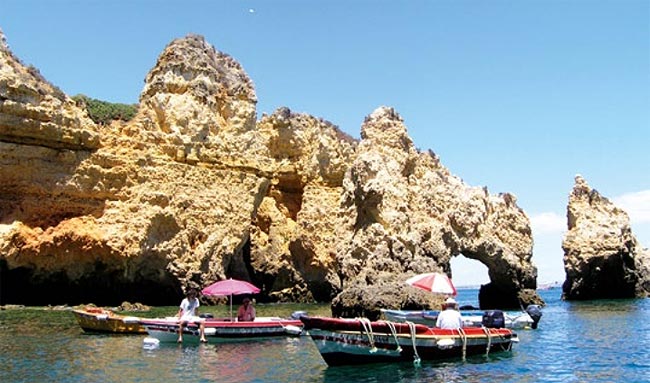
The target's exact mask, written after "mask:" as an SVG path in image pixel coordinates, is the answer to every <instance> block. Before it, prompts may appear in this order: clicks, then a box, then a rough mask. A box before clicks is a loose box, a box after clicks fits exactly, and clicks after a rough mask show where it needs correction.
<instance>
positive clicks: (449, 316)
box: [436, 298, 463, 329]
mask: <svg viewBox="0 0 650 383" xmlns="http://www.w3.org/2000/svg"><path fill="white" fill-rule="evenodd" d="M457 306H458V303H457V302H456V300H455V299H454V298H447V300H446V301H445V303H443V304H442V311H440V313H439V314H438V319H437V320H436V327H440V328H448V329H458V328H461V327H463V318H462V317H461V315H460V312H459V311H458V310H457V309H456V307H457Z"/></svg>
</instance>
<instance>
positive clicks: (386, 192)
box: [333, 107, 540, 317]
mask: <svg viewBox="0 0 650 383" xmlns="http://www.w3.org/2000/svg"><path fill="white" fill-rule="evenodd" d="M361 137H362V139H361V142H360V144H359V147H358V149H357V156H356V158H355V159H354V161H353V162H352V165H351V167H350V171H349V172H348V174H347V175H346V178H345V179H344V183H343V187H344V193H343V197H342V206H341V209H342V217H343V221H342V224H341V226H340V227H341V231H340V234H339V235H338V236H339V237H340V238H341V242H340V246H339V249H338V253H337V259H338V262H339V265H340V268H341V275H342V279H343V286H344V288H345V291H344V293H343V294H341V295H340V296H339V297H338V298H337V299H336V300H335V301H334V303H333V306H334V314H339V313H340V314H350V313H349V311H348V308H349V307H354V306H355V304H354V301H355V300H358V299H359V297H364V298H363V299H368V300H370V301H372V302H376V303H373V304H370V305H368V304H364V305H362V306H364V307H373V306H374V307H395V306H396V305H395V302H394V301H395V300H396V295H397V296H398V297H399V296H403V297H404V299H402V300H401V301H400V299H397V301H398V302H397V303H398V305H397V306H398V307H406V308H411V307H413V303H415V305H416V306H418V305H422V302H423V300H422V298H421V297H416V299H413V297H412V293H411V292H410V291H409V290H406V291H404V289H403V288H402V286H403V284H404V281H405V280H406V279H407V278H408V277H409V276H411V275H413V274H419V273H426V272H431V271H442V272H445V273H450V272H451V270H450V266H449V265H450V263H449V262H450V260H451V258H452V257H454V256H458V255H460V254H463V255H464V256H466V257H469V258H472V259H477V260H479V261H481V262H482V263H483V264H485V265H486V266H487V267H488V269H489V275H490V279H491V283H490V284H489V285H486V286H482V287H481V293H480V294H481V295H480V304H481V306H482V307H519V305H520V301H521V304H524V305H527V304H530V303H534V302H540V300H539V299H538V297H537V298H534V299H532V300H530V297H529V296H524V295H523V294H522V292H524V291H534V289H535V287H536V276H537V271H536V269H535V268H534V267H533V266H532V263H531V256H532V238H531V231H530V224H529V220H528V217H527V216H526V214H524V212H523V211H522V210H521V209H520V208H519V207H518V206H517V204H516V200H515V197H514V196H512V195H510V194H502V195H499V196H494V195H490V194H489V193H488V192H487V189H486V188H478V187H470V186H468V185H466V184H465V183H464V182H463V181H462V180H460V179H459V178H458V177H455V176H453V175H452V174H450V172H449V171H448V170H447V169H446V168H445V167H444V166H443V165H442V164H441V163H440V161H439V159H438V157H437V156H436V155H435V154H433V153H431V152H429V153H422V152H419V151H418V150H416V149H415V147H414V145H413V142H412V141H411V139H410V137H409V136H408V134H407V132H406V127H405V125H404V123H403V121H402V119H401V117H400V116H399V115H398V114H397V113H396V112H395V111H394V110H393V109H391V108H385V107H384V108H379V109H377V110H376V111H374V112H373V113H372V114H371V115H370V116H368V117H367V118H366V120H365V122H364V124H363V126H362V128H361ZM367 286H373V289H372V290H370V289H368V287H367ZM409 289H410V288H409ZM369 291H372V292H373V293H372V294H370V293H369ZM362 292H363V293H362ZM532 296H533V297H536V293H534V294H532ZM386 300H387V301H388V302H390V305H389V304H384V301H386ZM357 305H358V303H357ZM434 306H435V307H436V308H437V307H438V306H437V305H434ZM413 308H414V307H413ZM368 311H371V310H367V311H366V312H364V314H365V315H367V316H371V317H372V316H374V315H373V313H371V312H368ZM375 314H377V312H376V311H375Z"/></svg>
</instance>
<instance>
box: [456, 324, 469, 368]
mask: <svg viewBox="0 0 650 383" xmlns="http://www.w3.org/2000/svg"><path fill="white" fill-rule="evenodd" d="M458 335H460V339H461V340H462V341H463V362H464V361H465V356H466V355H467V334H465V330H463V329H462V328H459V329H458Z"/></svg>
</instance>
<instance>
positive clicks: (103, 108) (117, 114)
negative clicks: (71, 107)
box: [72, 94, 138, 125]
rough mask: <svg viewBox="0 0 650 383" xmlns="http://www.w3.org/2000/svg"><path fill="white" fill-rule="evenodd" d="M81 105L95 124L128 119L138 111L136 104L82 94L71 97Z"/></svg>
mask: <svg viewBox="0 0 650 383" xmlns="http://www.w3.org/2000/svg"><path fill="white" fill-rule="evenodd" d="M72 99H73V100H75V101H76V102H77V104H78V105H79V106H81V107H85V108H86V110H87V111H88V116H89V117H90V118H91V119H92V120H93V121H95V123H97V124H102V125H107V124H110V123H111V121H114V120H122V121H129V120H131V119H132V118H133V116H135V114H136V112H137V111H138V105H137V104H131V105H129V104H119V103H112V102H106V101H101V100H96V99H94V98H90V97H88V96H86V95H83V94H78V95H76V96H73V97H72Z"/></svg>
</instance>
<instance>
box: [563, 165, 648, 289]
mask: <svg viewBox="0 0 650 383" xmlns="http://www.w3.org/2000/svg"><path fill="white" fill-rule="evenodd" d="M567 219H568V228H569V231H568V232H567V233H566V235H565V236H564V241H563V242H562V248H563V249H564V270H565V271H566V280H565V281H564V285H563V286H562V289H563V298H564V299H567V300H587V299H605V298H633V297H647V296H648V295H649V294H650V251H648V249H643V248H642V247H641V245H640V244H639V243H638V241H637V240H636V238H635V237H634V235H632V229H631V227H630V219H629V217H628V215H627V213H626V212H625V211H623V210H621V209H619V208H618V207H616V206H614V204H612V203H611V202H610V201H609V200H608V199H607V198H605V197H603V196H601V195H600V193H598V191H597V190H595V189H592V188H591V187H589V185H588V184H587V182H586V181H585V180H584V178H582V177H581V176H579V175H578V176H576V178H575V185H574V186H573V190H572V191H571V194H570V195H569V205H568V206H567Z"/></svg>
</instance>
